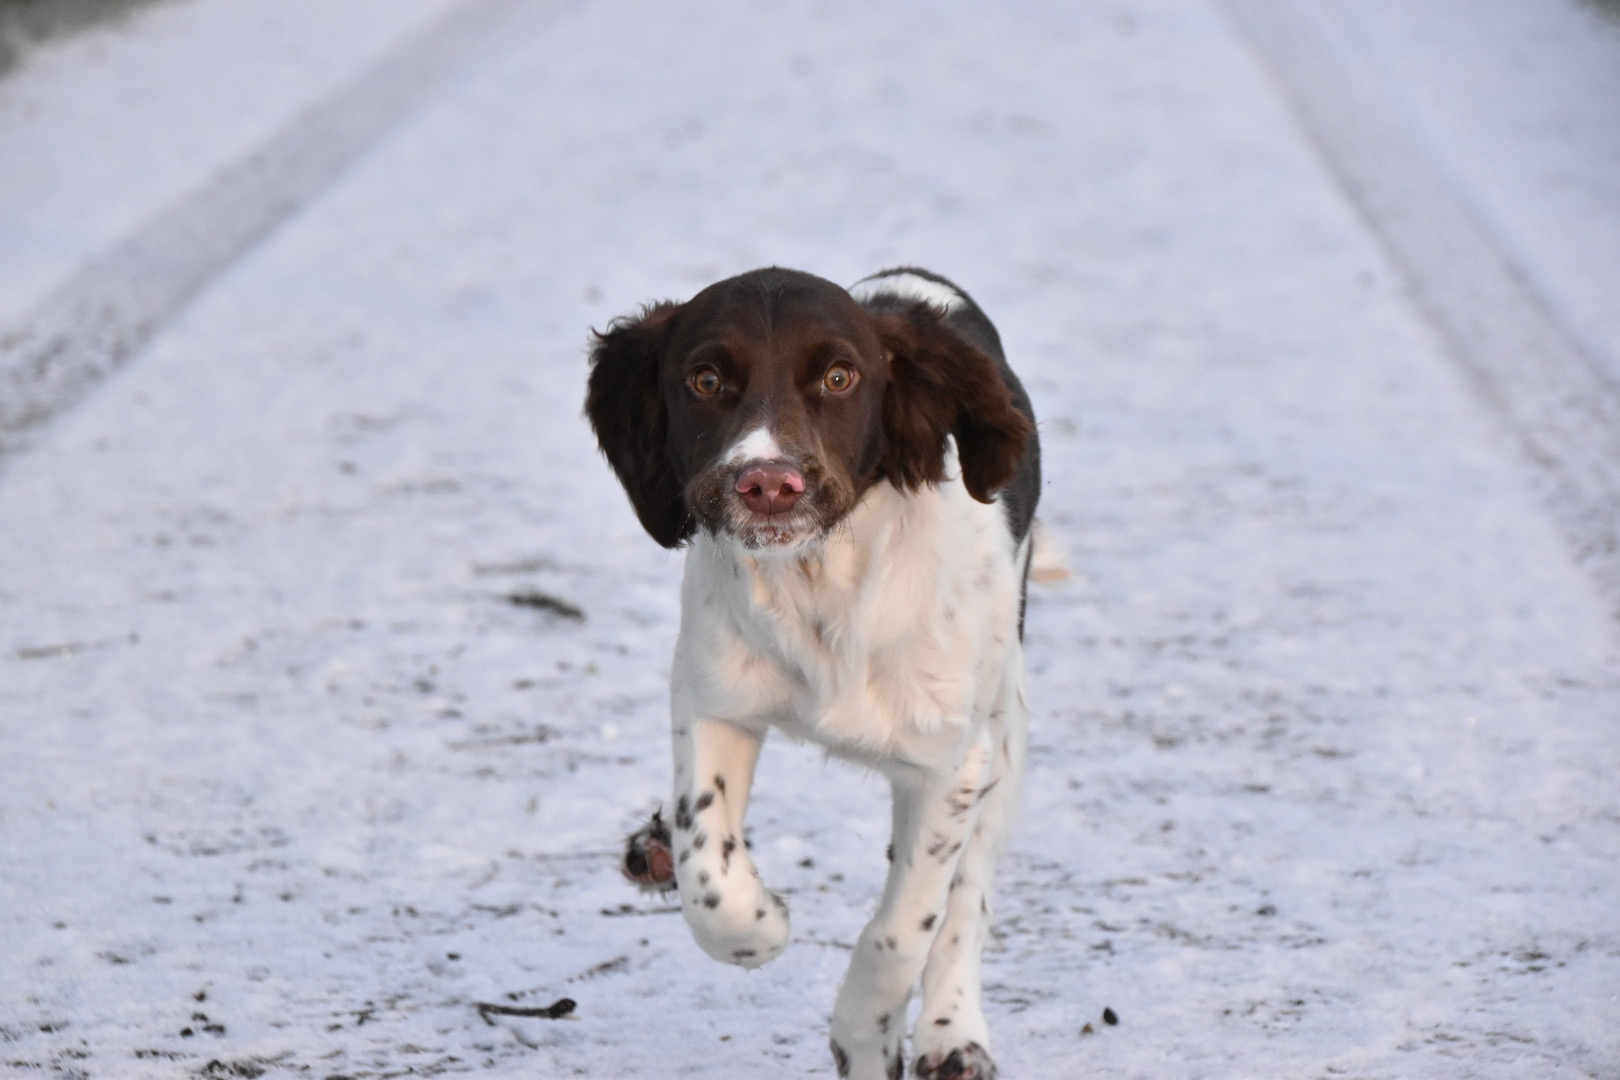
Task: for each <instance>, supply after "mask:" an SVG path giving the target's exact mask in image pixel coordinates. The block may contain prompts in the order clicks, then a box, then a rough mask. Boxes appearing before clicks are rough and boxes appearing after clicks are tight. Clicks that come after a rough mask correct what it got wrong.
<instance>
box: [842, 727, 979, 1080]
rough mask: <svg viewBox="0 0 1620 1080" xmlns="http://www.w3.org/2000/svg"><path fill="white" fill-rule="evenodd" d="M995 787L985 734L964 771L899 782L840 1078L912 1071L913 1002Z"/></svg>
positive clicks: (960, 767) (872, 1078)
mask: <svg viewBox="0 0 1620 1080" xmlns="http://www.w3.org/2000/svg"><path fill="white" fill-rule="evenodd" d="M993 783H994V762H993V759H992V754H991V749H990V740H989V738H988V736H987V734H986V733H985V732H983V731H981V732H979V734H978V735H977V736H975V737H974V738H973V740H972V741H971V742H970V743H969V745H968V746H967V748H966V749H965V750H964V751H963V753H962V754H961V756H960V758H959V760H958V761H957V763H956V765H955V767H954V768H948V769H942V770H939V771H925V770H917V771H915V772H914V773H909V774H902V775H898V776H895V777H893V778H892V784H893V788H894V840H893V848H892V859H893V861H892V863H891V864H890V866H889V879H888V883H887V884H886V885H885V887H884V890H883V899H882V901H881V902H880V903H879V904H878V910H877V914H876V915H875V916H873V918H872V921H871V922H869V923H867V925H866V928H865V929H864V930H862V931H861V936H860V938H859V940H857V941H856V943H855V956H854V959H853V960H851V961H850V965H849V972H848V973H847V974H846V975H845V976H844V984H843V986H842V987H840V988H839V991H838V1003H837V1004H836V1005H835V1006H834V1008H833V1022H832V1051H833V1059H834V1061H835V1062H836V1064H837V1066H838V1074H839V1075H840V1076H844V1077H850V1078H852V1080H885V1078H891V1077H898V1076H900V1075H901V1073H902V1072H903V1071H904V1059H903V1057H902V1056H901V1052H902V1043H903V1041H904V1038H905V1026H906V1003H907V1001H908V1000H910V997H911V990H912V987H913V986H914V985H915V984H916V982H917V978H918V976H920V975H921V974H922V971H923V965H924V963H925V962H926V961H927V959H928V951H929V948H930V947H931V946H932V945H933V943H934V938H935V935H936V934H937V933H938V931H939V924H940V921H941V919H942V918H943V916H944V915H945V912H946V898H947V895H948V894H949V892H950V888H951V882H952V880H953V878H955V876H956V872H957V866H958V864H959V863H960V861H961V857H962V850H963V848H964V847H965V846H966V845H967V842H968V839H969V837H970V836H971V835H972V833H973V829H974V826H975V824H976V823H977V820H978V816H979V806H980V802H981V800H982V799H983V798H984V795H985V793H986V789H987V787H990V786H992V785H993Z"/></svg>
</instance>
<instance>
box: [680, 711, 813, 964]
mask: <svg viewBox="0 0 1620 1080" xmlns="http://www.w3.org/2000/svg"><path fill="white" fill-rule="evenodd" d="M674 736H675V821H674V826H675V829H674V832H673V834H672V838H673V840H674V844H675V881H676V884H677V886H678V887H679V889H680V895H681V911H682V912H683V913H684V914H685V915H686V922H687V925H689V926H690V927H691V928H692V936H693V937H694V938H695V939H696V940H697V943H698V945H700V946H701V947H702V948H703V951H704V952H706V953H708V954H709V955H710V956H712V957H714V958H715V959H716V960H723V961H725V962H726V963H728V964H739V965H741V966H743V967H746V968H754V967H758V966H759V965H761V964H763V963H765V962H766V961H768V960H772V959H775V957H776V956H777V955H778V954H780V953H781V951H782V950H783V949H785V948H786V947H787V942H788V913H787V904H786V903H785V902H783V900H782V899H781V897H779V896H777V895H775V894H774V893H771V892H768V891H767V890H766V888H765V886H764V884H763V883H762V882H761V881H760V878H759V872H758V871H757V870H755V869H754V860H753V859H752V858H751V857H750V856H749V854H748V849H747V846H746V845H744V843H743V815H744V813H745V812H746V811H747V809H748V794H749V790H750V788H752V786H753V783H754V765H755V763H757V762H758V760H759V750H760V745H761V743H762V742H763V741H764V732H763V731H754V730H749V729H747V728H743V727H738V726H737V725H735V724H729V723H725V722H723V721H718V720H696V719H691V718H689V717H685V716H682V715H680V714H679V712H678V713H677V716H676V719H675V725H674Z"/></svg>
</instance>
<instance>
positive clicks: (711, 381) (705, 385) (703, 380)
mask: <svg viewBox="0 0 1620 1080" xmlns="http://www.w3.org/2000/svg"><path fill="white" fill-rule="evenodd" d="M686 383H687V385H688V386H690V387H691V388H692V389H693V390H694V391H696V392H697V393H699V394H702V395H703V396H704V397H713V396H714V395H715V394H718V393H719V392H720V388H721V387H722V386H724V385H725V384H724V383H723V382H721V380H720V373H719V372H718V371H716V370H714V368H700V369H698V370H697V371H694V372H692V375H691V377H690V378H689V379H687V380H686Z"/></svg>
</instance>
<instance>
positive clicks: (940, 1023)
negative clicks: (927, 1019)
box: [934, 1016, 951, 1027]
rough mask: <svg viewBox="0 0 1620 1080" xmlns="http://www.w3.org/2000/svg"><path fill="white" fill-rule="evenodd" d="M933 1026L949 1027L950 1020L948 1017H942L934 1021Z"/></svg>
mask: <svg viewBox="0 0 1620 1080" xmlns="http://www.w3.org/2000/svg"><path fill="white" fill-rule="evenodd" d="M934 1026H935V1027H950V1026H951V1018H950V1017H948V1016H942V1017H940V1018H939V1019H938V1020H935V1021H934Z"/></svg>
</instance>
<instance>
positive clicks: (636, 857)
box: [619, 810, 675, 892]
mask: <svg viewBox="0 0 1620 1080" xmlns="http://www.w3.org/2000/svg"><path fill="white" fill-rule="evenodd" d="M619 870H620V872H621V873H623V874H624V876H625V877H626V878H628V879H629V880H630V881H631V882H633V883H634V884H635V886H636V887H637V888H639V889H641V890H642V891H643V892H668V891H669V890H670V889H673V888H674V887H675V853H674V845H673V844H672V843H671V842H670V838H669V828H668V827H667V826H666V825H665V824H664V815H663V812H662V811H659V810H655V811H654V812H653V816H652V819H651V820H650V821H648V822H647V824H645V825H643V826H642V827H641V828H639V829H637V830H636V831H635V832H633V833H631V834H630V835H629V836H628V837H626V838H625V841H624V856H623V857H622V858H621V859H620V860H619Z"/></svg>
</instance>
